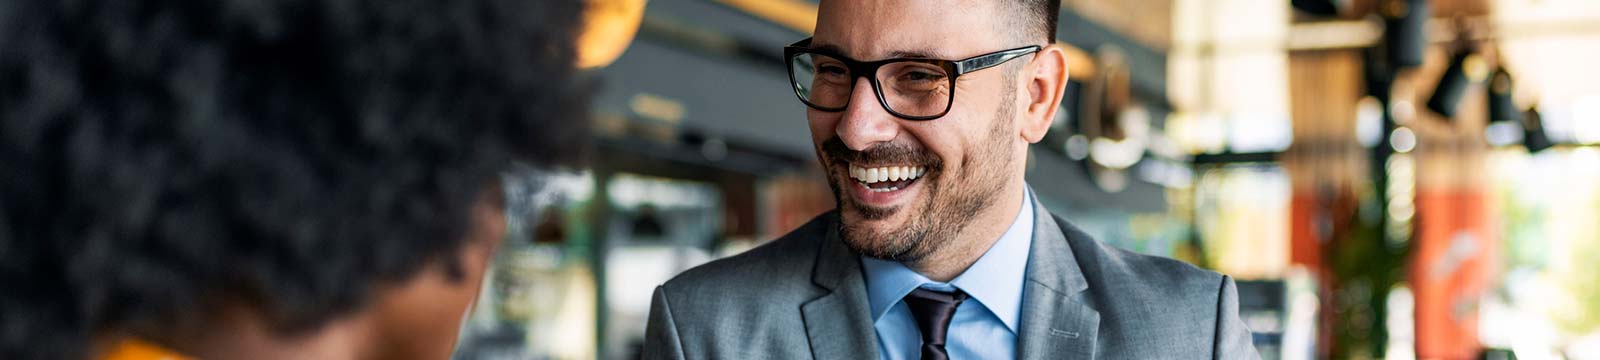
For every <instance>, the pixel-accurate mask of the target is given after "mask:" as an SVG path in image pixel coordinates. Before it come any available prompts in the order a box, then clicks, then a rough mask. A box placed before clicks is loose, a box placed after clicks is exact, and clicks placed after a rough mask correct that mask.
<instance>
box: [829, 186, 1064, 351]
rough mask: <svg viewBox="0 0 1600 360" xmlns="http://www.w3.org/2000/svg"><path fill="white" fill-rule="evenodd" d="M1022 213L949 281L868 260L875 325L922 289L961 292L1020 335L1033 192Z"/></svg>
mask: <svg viewBox="0 0 1600 360" xmlns="http://www.w3.org/2000/svg"><path fill="white" fill-rule="evenodd" d="M1022 199H1023V201H1022V209H1021V211H1018V212H1017V218H1016V219H1015V220H1012V221H1011V227H1010V228H1008V229H1006V232H1005V234H1002V235H1000V240H998V241H995V243H994V245H993V246H991V247H989V250H987V251H985V252H984V253H983V256H982V257H979V258H978V261H977V262H975V263H973V264H972V266H971V267H968V268H967V270H966V271H964V272H962V273H961V275H957V276H956V278H955V279H953V280H951V281H950V282H949V283H947V284H946V283H939V282H935V281H933V280H929V279H928V277H926V276H922V274H918V273H917V272H916V271H913V270H911V269H910V268H907V267H906V266H905V265H904V264H901V263H899V262H895V261H889V260H881V259H875V258H870V257H866V256H862V257H861V268H862V271H863V272H865V273H866V277H867V300H868V303H869V305H871V307H872V320H873V321H874V322H876V321H878V319H881V318H883V315H884V314H887V313H889V308H890V307H893V306H894V304H896V303H899V302H900V299H901V298H904V297H905V296H906V294H909V293H911V290H915V289H916V288H917V287H926V288H931V289H936V290H948V289H949V287H951V286H954V287H955V288H959V289H961V291H964V292H966V293H967V294H968V295H971V296H972V298H973V299H975V300H978V302H979V303H980V304H981V305H983V307H984V308H987V309H988V310H989V312H991V313H994V315H995V316H997V317H999V318H1000V322H1002V323H1004V324H1005V325H1006V327H1007V328H1010V330H1011V332H1012V333H1016V332H1017V329H1018V328H1017V324H1018V323H1019V322H1020V321H1021V316H1022V314H1021V309H1022V285H1023V282H1024V276H1025V274H1026V272H1027V266H1028V262H1027V259H1028V250H1029V247H1030V245H1031V243H1032V240H1033V221H1034V219H1033V193H1032V189H1027V188H1026V187H1025V188H1024V190H1023V198H1022Z"/></svg>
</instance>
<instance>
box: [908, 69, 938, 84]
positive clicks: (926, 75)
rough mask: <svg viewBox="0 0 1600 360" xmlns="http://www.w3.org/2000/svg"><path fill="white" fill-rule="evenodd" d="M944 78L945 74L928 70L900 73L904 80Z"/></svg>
mask: <svg viewBox="0 0 1600 360" xmlns="http://www.w3.org/2000/svg"><path fill="white" fill-rule="evenodd" d="M941 78H944V76H943V75H939V74H936V73H931V72H926V71H910V72H906V73H904V74H901V75H900V80H903V81H919V82H920V81H934V80H939V79H941Z"/></svg>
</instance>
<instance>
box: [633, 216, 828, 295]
mask: <svg viewBox="0 0 1600 360" xmlns="http://www.w3.org/2000/svg"><path fill="white" fill-rule="evenodd" d="M828 216H829V214H822V215H818V216H817V217H816V218H814V219H812V220H811V221H810V222H808V223H806V224H805V225H802V226H800V227H799V228H797V229H795V230H794V231H791V232H789V233H788V234H785V235H783V236H782V237H779V238H777V239H775V240H772V241H770V242H767V243H766V244H762V245H760V246H757V247H755V248H753V249H750V250H748V251H745V252H743V253H740V254H738V255H733V256H729V257H726V258H722V259H717V260H714V261H711V262H708V263H705V264H701V265H700V266H696V267H694V268H691V269H689V270H687V271H684V272H683V273H681V274H678V275H677V276H675V277H673V278H672V279H671V280H668V281H667V283H666V284H663V285H662V288H663V290H664V291H666V292H667V293H668V294H667V295H669V296H670V295H673V294H674V293H681V292H687V293H699V294H705V293H708V292H710V293H718V292H723V291H748V289H752V288H755V287H757V286H773V285H782V284H786V283H802V284H806V285H808V286H809V285H810V281H811V280H810V276H811V267H812V263H813V262H815V261H816V254H817V249H818V246H819V245H820V244H821V243H822V239H823V238H825V237H826V234H827V232H826V231H827V226H828V224H830V220H829V218H828Z"/></svg>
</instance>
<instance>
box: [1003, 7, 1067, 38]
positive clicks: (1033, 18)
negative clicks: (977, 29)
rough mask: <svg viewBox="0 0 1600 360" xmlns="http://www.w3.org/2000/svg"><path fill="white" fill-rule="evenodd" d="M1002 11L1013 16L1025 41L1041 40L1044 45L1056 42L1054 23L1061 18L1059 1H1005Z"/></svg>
mask: <svg viewBox="0 0 1600 360" xmlns="http://www.w3.org/2000/svg"><path fill="white" fill-rule="evenodd" d="M1001 4H1002V5H1001V6H1004V7H1006V8H1004V9H1002V10H1003V11H1007V12H1009V13H1011V14H1013V15H1014V16H1016V20H1017V21H1018V22H1019V23H1020V24H1021V25H1022V26H1020V27H1019V28H1020V29H1021V30H1022V32H1021V33H1020V35H1021V36H1022V37H1023V40H1025V41H1039V40H1043V41H1044V43H1045V44H1049V43H1053V42H1055V41H1056V21H1057V19H1059V18H1060V16H1061V0H1007V1H1002V2H1001Z"/></svg>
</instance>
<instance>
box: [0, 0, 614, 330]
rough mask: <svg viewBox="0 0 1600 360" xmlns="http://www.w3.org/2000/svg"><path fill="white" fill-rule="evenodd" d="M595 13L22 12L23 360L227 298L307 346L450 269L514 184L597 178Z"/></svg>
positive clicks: (251, 1)
mask: <svg viewBox="0 0 1600 360" xmlns="http://www.w3.org/2000/svg"><path fill="white" fill-rule="evenodd" d="M582 7H583V4H582V2H581V1H577V0H568V1H553V0H532V1H529V0H449V1H436V0H435V1H429V0H222V1H187V0H115V1H80V0H60V1H56V0H48V1H31V0H21V1H4V2H0V358H4V359H31V358H47V359H62V358H83V357H85V356H87V355H88V347H89V345H90V342H91V340H92V338H93V337H94V336H96V335H97V334H101V333H102V332H104V331H107V330H128V329H134V330H137V329H162V328H166V327H168V326H173V325H174V324H189V323H192V322H193V321H196V320H197V319H195V318H196V317H198V316H203V311H204V310H205V309H208V306H215V305H216V304H214V303H213V302H215V301H217V299H219V298H226V299H229V301H242V302H244V303H247V304H248V305H249V306H251V308H252V309H255V310H257V311H260V312H261V314H262V315H263V316H264V317H265V318H266V319H267V320H268V321H269V322H270V323H271V325H273V326H274V327H275V328H277V329H278V331H280V332H283V333H286V334H288V333H294V332H300V331H305V330H309V329H313V328H316V327H319V326H321V325H322V324H324V323H326V322H327V321H328V320H329V319H331V318H333V317H336V316H339V315H342V314H346V313H349V312H352V311H355V310H357V309H359V308H361V307H362V306H364V305H365V304H366V303H367V302H368V301H369V300H370V299H369V298H370V297H371V296H373V289H374V286H375V285H379V284H383V283H384V282H386V281H400V280H404V279H407V278H409V277H411V276H413V275H415V274H416V272H418V271H419V270H420V269H421V268H422V266H423V264H425V263H427V262H429V261H438V260H441V259H443V260H445V261H448V259H449V258H451V257H450V256H448V255H453V254H455V251H457V250H459V249H460V248H461V246H462V242H463V241H464V239H463V237H464V234H465V231H466V228H467V227H468V226H469V224H470V222H469V221H468V220H469V219H468V217H469V214H470V212H469V209H470V206H472V205H473V203H474V201H475V200H476V199H477V198H478V195H479V192H480V191H483V189H485V188H486V186H485V184H490V183H491V182H492V181H494V179H496V176H497V174H498V173H499V172H500V171H503V170H505V169H506V168H507V165H508V164H510V163H513V162H523V163H528V164H534V165H551V164H572V163H573V161H574V160H575V159H576V158H577V155H578V154H577V153H575V149H579V148H581V146H582V139H583V138H584V136H583V135H584V132H585V130H586V128H587V127H586V126H585V125H584V121H583V120H584V119H585V117H586V114H585V110H586V107H587V103H586V100H587V99H586V97H587V94H588V93H589V92H588V91H587V90H585V88H586V86H582V85H580V84H581V83H583V82H582V81H579V80H578V76H577V75H575V74H574V71H575V70H573V62H574V56H575V55H574V48H573V47H574V44H573V42H574V39H575V38H576V33H577V31H578V29H577V26H578V23H579V21H580V19H582V16H581V12H582Z"/></svg>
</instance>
